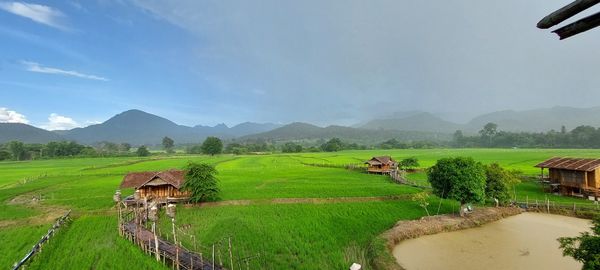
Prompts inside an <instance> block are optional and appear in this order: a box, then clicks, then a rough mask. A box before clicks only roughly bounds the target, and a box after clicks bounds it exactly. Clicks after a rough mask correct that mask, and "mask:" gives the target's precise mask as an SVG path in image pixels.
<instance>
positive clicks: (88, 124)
mask: <svg viewBox="0 0 600 270" xmlns="http://www.w3.org/2000/svg"><path fill="white" fill-rule="evenodd" d="M97 124H102V121H98V120H86V121H85V125H86V126H91V125H97Z"/></svg>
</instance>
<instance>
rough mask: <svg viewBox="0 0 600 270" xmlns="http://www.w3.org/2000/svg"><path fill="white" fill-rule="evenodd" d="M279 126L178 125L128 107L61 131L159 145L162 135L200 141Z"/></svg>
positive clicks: (87, 139) (84, 139)
mask: <svg viewBox="0 0 600 270" xmlns="http://www.w3.org/2000/svg"><path fill="white" fill-rule="evenodd" d="M276 127H278V125H275V124H257V123H250V122H247V123H242V124H239V125H236V126H234V127H232V128H229V127H227V125H225V124H218V125H216V126H214V127H210V126H202V125H197V126H194V127H188V126H183V125H178V124H176V123H174V122H172V121H170V120H168V119H165V118H163V117H160V116H156V115H153V114H150V113H147V112H143V111H140V110H129V111H125V112H123V113H120V114H117V115H115V116H114V117H112V118H110V119H108V120H107V121H106V122H104V123H101V124H97V125H91V126H88V127H85V128H75V129H72V130H69V131H61V133H62V134H63V135H64V137H65V138H67V139H70V140H75V141H78V142H80V143H85V144H93V143H96V142H101V141H109V142H117V143H120V142H127V143H131V144H133V145H139V144H160V143H161V141H162V138H163V137H165V136H168V137H170V138H171V139H173V140H175V143H177V144H180V143H199V142H201V141H202V140H204V138H206V137H207V136H217V137H220V138H222V139H228V138H233V137H240V136H244V135H248V134H251V133H255V132H264V131H268V130H271V129H273V128H276Z"/></svg>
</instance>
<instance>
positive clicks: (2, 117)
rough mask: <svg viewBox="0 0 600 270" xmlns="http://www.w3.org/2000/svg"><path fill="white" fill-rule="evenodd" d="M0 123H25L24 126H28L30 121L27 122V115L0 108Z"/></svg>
mask: <svg viewBox="0 0 600 270" xmlns="http://www.w3.org/2000/svg"><path fill="white" fill-rule="evenodd" d="M0 123H23V124H28V123H29V120H27V118H26V117H25V115H22V114H20V113H18V112H15V111H10V110H8V109H7V108H1V107H0Z"/></svg>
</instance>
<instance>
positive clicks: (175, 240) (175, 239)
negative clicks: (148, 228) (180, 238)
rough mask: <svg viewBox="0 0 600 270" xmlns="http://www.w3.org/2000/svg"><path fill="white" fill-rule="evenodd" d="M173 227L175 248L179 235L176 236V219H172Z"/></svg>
mask: <svg viewBox="0 0 600 270" xmlns="http://www.w3.org/2000/svg"><path fill="white" fill-rule="evenodd" d="M171 225H172V227H173V242H175V246H177V235H176V234H175V219H174V218H171Z"/></svg>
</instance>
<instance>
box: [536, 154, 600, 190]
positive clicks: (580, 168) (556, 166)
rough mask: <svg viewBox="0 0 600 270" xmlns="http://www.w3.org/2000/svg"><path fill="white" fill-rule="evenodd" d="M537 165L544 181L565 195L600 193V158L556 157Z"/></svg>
mask: <svg viewBox="0 0 600 270" xmlns="http://www.w3.org/2000/svg"><path fill="white" fill-rule="evenodd" d="M535 167H538V168H540V169H541V175H540V177H541V180H542V182H544V183H548V184H550V185H551V186H553V187H556V188H557V189H558V190H559V191H560V193H561V194H563V195H581V196H586V197H587V196H594V197H599V195H600V194H599V191H600V190H599V189H600V159H593V158H563V157H554V158H551V159H548V160H546V161H544V162H542V163H539V164H537V165H535ZM545 168H548V175H547V176H546V175H544V169H545Z"/></svg>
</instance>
